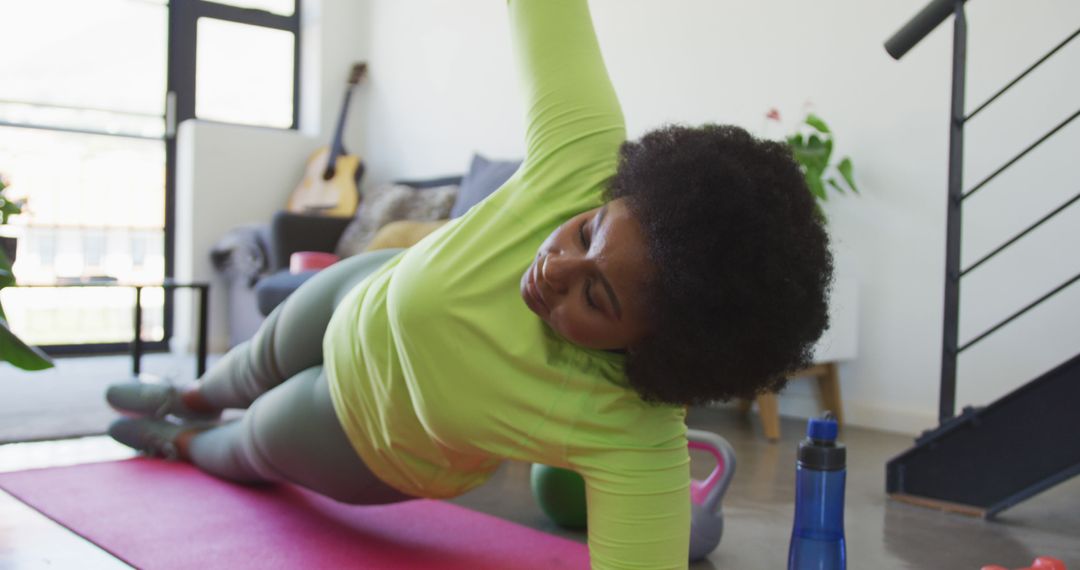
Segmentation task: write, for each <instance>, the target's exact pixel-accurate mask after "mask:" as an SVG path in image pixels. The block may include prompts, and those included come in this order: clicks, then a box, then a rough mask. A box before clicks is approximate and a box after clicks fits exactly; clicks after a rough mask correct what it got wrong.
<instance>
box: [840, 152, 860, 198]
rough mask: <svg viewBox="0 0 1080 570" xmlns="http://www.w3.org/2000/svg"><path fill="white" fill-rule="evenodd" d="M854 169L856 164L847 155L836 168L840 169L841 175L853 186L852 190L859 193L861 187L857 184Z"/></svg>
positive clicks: (850, 186)
mask: <svg viewBox="0 0 1080 570" xmlns="http://www.w3.org/2000/svg"><path fill="white" fill-rule="evenodd" d="M853 169H854V166H852V164H851V159H850V158H848V157H846V156H845V157H844V158H843V160H841V161H840V164H837V165H836V170H838V171H840V176H843V177H844V182H847V185H848V187H849V188H851V191H852V192H854V193H856V194H858V193H859V189H858V188H857V187H856V186H855V174H854V171H853Z"/></svg>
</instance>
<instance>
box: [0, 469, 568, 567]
mask: <svg viewBox="0 0 1080 570" xmlns="http://www.w3.org/2000/svg"><path fill="white" fill-rule="evenodd" d="M0 487H2V488H4V489H5V490H6V491H8V492H9V493H11V494H12V495H14V496H16V497H18V498H19V499H21V500H22V501H23V502H25V503H27V504H28V505H30V506H31V507H33V508H35V509H37V510H39V511H41V512H42V513H44V514H45V515H46V516H48V517H49V518H52V519H53V520H55V521H57V522H59V523H60V524H62V525H64V526H66V527H67V528H69V529H71V530H73V531H74V532H76V533H78V534H80V535H82V536H84V537H86V538H87V539H89V540H90V541H91V542H93V543H95V544H97V545H98V546H100V547H101V548H103V549H105V550H107V551H109V552H110V553H112V554H113V555H115V556H116V557H118V558H120V559H122V560H124V561H125V562H127V563H128V564H131V565H133V566H136V567H138V568H148V569H157V568H184V569H190V568H299V569H305V570H306V569H315V568H334V569H338V568H372V569H387V570H401V569H406V568H408V569H424V570H430V569H451V570H488V569H490V570H532V569H536V570H541V569H543V570H551V569H560V568H575V569H578V568H581V569H584V568H588V567H589V553H588V549H587V548H586V547H585V545H583V544H580V543H577V542H574V541H571V540H567V539H564V538H559V537H556V536H552V535H549V534H544V533H542V532H539V531H536V530H533V529H530V528H526V527H523V526H521V525H518V524H515V523H511V522H507V521H504V520H502V519H499V518H496V517H493V516H490V515H485V514H483V513H477V512H474V511H470V510H468V509H465V508H462V507H458V506H456V505H452V504H449V503H445V502H442V501H429V500H417V501H408V502H405V503H399V504H396V505H386V506H367V507H358V506H349V505H342V504H339V503H336V502H334V501H333V500H331V499H327V498H325V497H322V496H320V495H317V494H315V493H311V492H309V491H306V490H303V489H300V488H298V487H293V486H290V485H276V486H269V487H245V486H241V485H234V484H232V483H228V482H225V481H222V480H219V479H215V478H214V477H211V476H209V475H206V474H204V473H202V472H201V471H199V470H197V469H195V468H193V467H191V466H190V465H187V464H183V463H170V462H166V461H161V460H154V459H131V460H126V461H117V462H111V463H93V464H87V465H77V466H74V467H58V468H51V469H38V470H32V471H20V472H15V473H3V474H0Z"/></svg>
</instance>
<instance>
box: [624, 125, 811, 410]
mask: <svg viewBox="0 0 1080 570" xmlns="http://www.w3.org/2000/svg"><path fill="white" fill-rule="evenodd" d="M608 198H609V199H619V198H622V199H625V200H626V201H627V205H628V207H629V208H630V211H631V213H632V214H633V215H634V217H635V218H636V219H637V220H638V222H639V223H640V224H641V227H642V230H643V233H644V235H645V241H646V247H647V250H648V256H649V260H650V262H651V264H652V267H653V269H654V270H655V271H654V275H653V278H652V279H650V280H649V282H648V283H649V284H648V286H647V292H646V295H647V298H646V306H648V307H649V313H648V314H647V319H648V325H649V326H648V330H649V333H648V335H647V336H646V337H645V338H644V339H643V340H642V341H641V342H640V343H638V344H636V345H635V346H631V347H630V348H629V349H628V351H627V360H626V373H627V376H628V378H629V381H630V384H631V385H632V386H633V387H634V389H635V390H636V391H637V392H638V393H639V394H640V395H641V396H642V397H643V398H644V399H645V400H647V401H650V402H661V403H668V404H682V405H691V404H701V403H705V402H710V401H716V400H728V399H731V398H735V397H741V398H751V397H753V396H754V395H756V394H758V393H760V392H763V391H775V390H779V389H780V388H782V387H783V386H784V384H785V382H786V375H787V374H788V373H790V372H792V371H795V370H797V369H799V368H802V367H804V366H805V365H807V364H808V363H809V360H810V358H811V356H812V349H813V346H814V344H815V342H816V341H817V339H818V338H819V337H820V336H821V333H822V332H823V331H824V330H825V328H826V327H827V326H828V294H829V289H830V286H831V282H832V256H831V254H830V253H829V238H828V234H827V233H826V231H825V226H824V220H823V218H822V216H821V214H820V212H819V211H818V209H817V207H816V204H815V202H814V198H813V196H812V195H811V194H810V191H809V190H808V189H807V187H806V182H805V180H804V178H803V174H802V172H801V171H800V170H799V167H798V165H797V164H796V163H795V161H794V159H793V158H792V153H791V150H790V148H789V147H788V146H787V145H785V144H783V143H779V142H774V141H767V140H761V139H756V138H754V137H753V136H751V135H750V134H749V133H747V132H746V131H745V130H743V129H741V128H738V127H734V126H726V125H704V126H701V127H696V128H691V127H684V126H667V127H664V128H661V129H658V130H655V131H652V132H650V133H648V134H646V135H645V136H644V137H643V138H642V139H641V140H640V141H637V142H626V143H624V144H623V145H622V147H621V149H620V151H619V165H618V170H617V172H616V174H615V176H614V178H613V179H612V180H611V183H610V186H609V188H608Z"/></svg>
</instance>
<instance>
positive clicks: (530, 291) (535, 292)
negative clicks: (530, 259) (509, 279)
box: [524, 263, 551, 317]
mask: <svg viewBox="0 0 1080 570" xmlns="http://www.w3.org/2000/svg"><path fill="white" fill-rule="evenodd" d="M524 292H525V303H526V304H527V305H529V308H530V309H532V310H533V312H535V313H536V314H538V315H540V316H541V317H546V316H547V315H548V313H550V312H551V309H550V308H549V307H548V305H547V303H546V302H545V301H544V297H543V295H542V294H541V293H540V286H539V285H538V284H537V282H536V264H535V263H534V264H533V266H532V267H530V268H529V273H528V277H527V278H526V280H525V291H524Z"/></svg>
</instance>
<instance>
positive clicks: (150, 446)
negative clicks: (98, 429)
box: [109, 418, 192, 460]
mask: <svg viewBox="0 0 1080 570" xmlns="http://www.w3.org/2000/svg"><path fill="white" fill-rule="evenodd" d="M190 429H192V425H191V424H184V425H181V424H174V423H171V422H167V421H165V420H155V419H152V418H120V419H118V420H116V421H114V422H113V423H112V424H111V425H109V435H110V436H112V438H113V439H115V440H116V441H118V442H120V443H122V444H124V445H126V446H128V447H130V448H132V449H136V450H138V451H140V452H141V453H143V454H146V455H149V456H151V457H164V458H165V459H171V460H176V459H179V457H180V453H179V451H178V450H177V448H176V443H175V442H176V438H177V436H179V435H180V434H181V433H183V432H185V431H188V430H190Z"/></svg>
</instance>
